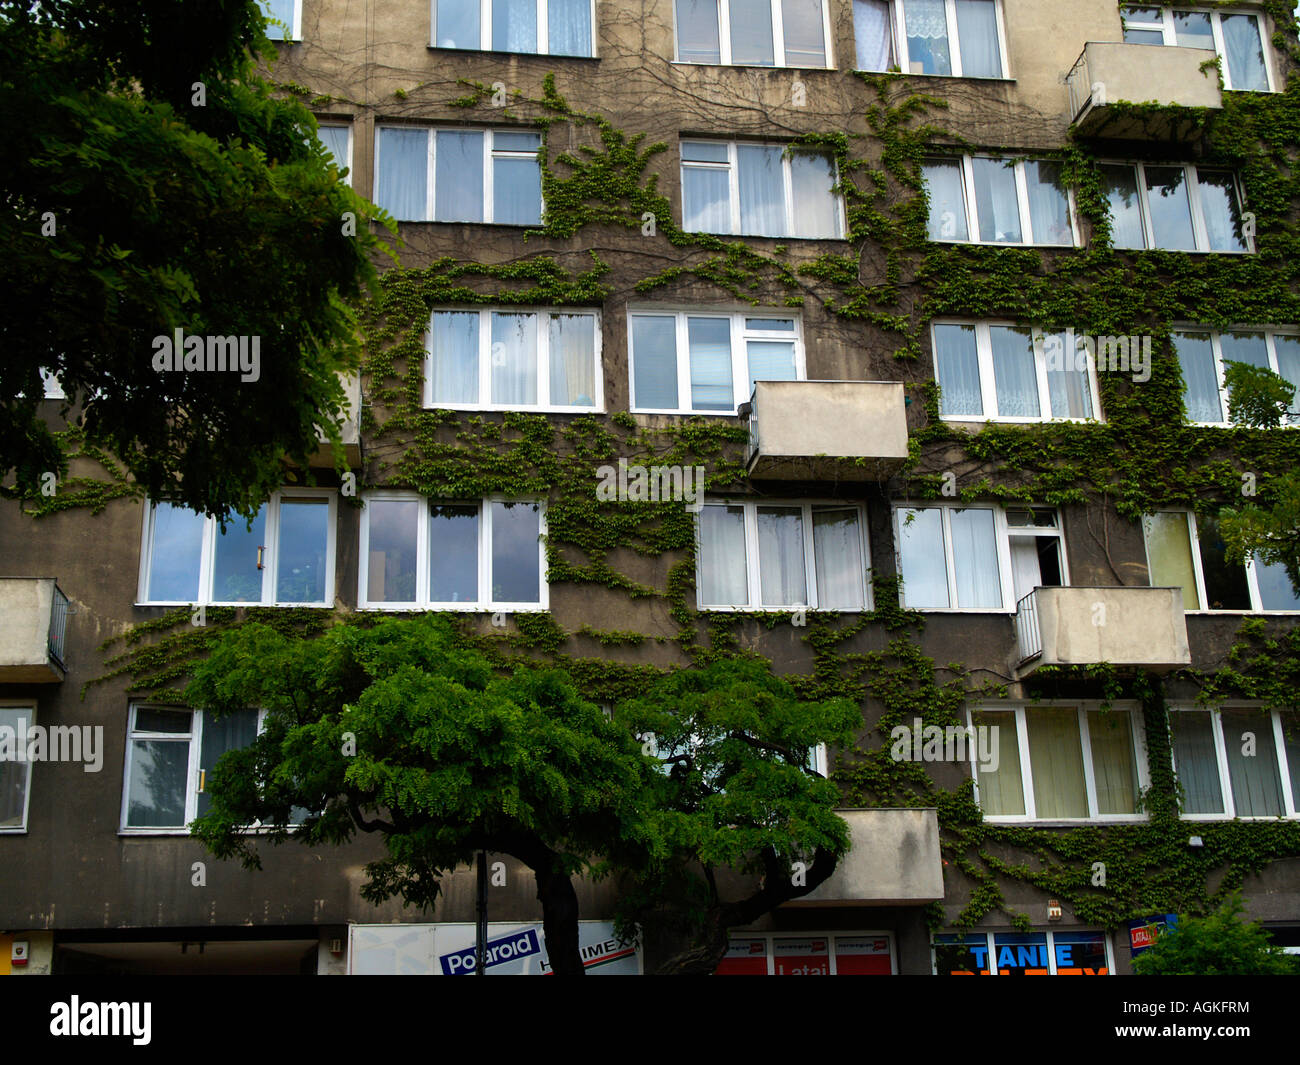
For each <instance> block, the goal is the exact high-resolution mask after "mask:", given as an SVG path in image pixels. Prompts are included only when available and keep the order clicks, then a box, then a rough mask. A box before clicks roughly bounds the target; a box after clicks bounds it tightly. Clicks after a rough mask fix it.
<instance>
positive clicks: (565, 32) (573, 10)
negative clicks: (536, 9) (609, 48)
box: [546, 0, 591, 56]
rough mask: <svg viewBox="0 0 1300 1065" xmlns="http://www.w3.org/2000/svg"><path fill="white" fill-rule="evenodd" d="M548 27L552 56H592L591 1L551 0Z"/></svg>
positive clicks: (548, 11) (547, 19)
mask: <svg viewBox="0 0 1300 1065" xmlns="http://www.w3.org/2000/svg"><path fill="white" fill-rule="evenodd" d="M546 25H547V33H548V34H549V36H550V45H549V47H550V52H551V55H588V56H589V55H591V0H550V2H549V3H548V4H547V16H546Z"/></svg>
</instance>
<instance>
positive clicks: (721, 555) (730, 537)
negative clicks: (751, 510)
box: [699, 505, 749, 606]
mask: <svg viewBox="0 0 1300 1065" xmlns="http://www.w3.org/2000/svg"><path fill="white" fill-rule="evenodd" d="M699 566H700V605H701V606H748V605H749V587H748V584H747V579H746V576H745V572H746V569H745V508H744V507H726V506H712V505H711V506H707V507H705V508H704V509H703V510H701V511H700V564H699Z"/></svg>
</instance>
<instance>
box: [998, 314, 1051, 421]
mask: <svg viewBox="0 0 1300 1065" xmlns="http://www.w3.org/2000/svg"><path fill="white" fill-rule="evenodd" d="M989 340H990V342H991V344H992V347H993V382H994V385H995V386H996V388H997V396H998V413H999V414H1000V415H1002V416H1003V417H1007V418H1037V417H1039V416H1040V415H1041V414H1042V407H1041V406H1040V404H1039V402H1038V375H1037V370H1036V368H1035V366H1034V340H1033V336H1032V335H1031V334H1029V333H1028V332H1026V331H1024V330H1021V329H1015V328H1012V327H1011V326H1003V325H994V326H990V327H989Z"/></svg>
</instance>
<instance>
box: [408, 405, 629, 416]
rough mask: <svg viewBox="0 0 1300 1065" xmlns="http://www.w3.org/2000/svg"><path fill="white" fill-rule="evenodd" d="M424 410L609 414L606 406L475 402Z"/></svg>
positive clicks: (485, 412) (427, 407)
mask: <svg viewBox="0 0 1300 1065" xmlns="http://www.w3.org/2000/svg"><path fill="white" fill-rule="evenodd" d="M423 409H424V410H430V411H432V410H461V411H478V412H481V413H483V414H504V413H507V412H509V411H516V412H519V413H522V414H601V415H604V414H607V413H609V412H608V411H607V410H606V409H605V408H604V407H527V406H517V407H512V406H508V405H495V404H474V403H425V404H424V408H423Z"/></svg>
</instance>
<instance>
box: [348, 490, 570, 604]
mask: <svg viewBox="0 0 1300 1065" xmlns="http://www.w3.org/2000/svg"><path fill="white" fill-rule="evenodd" d="M545 518H546V515H545V508H544V504H542V503H541V502H537V501H513V500H512V501H506V500H485V501H482V502H465V503H459V502H441V501H436V502H435V501H431V500H428V499H425V498H424V497H423V496H419V495H416V494H415V493H413V492H374V493H370V494H369V495H368V496H367V498H366V507H365V511H364V512H363V513H362V517H361V558H362V565H361V574H360V584H361V586H360V589H359V592H358V601H359V604H360V605H361V607H363V608H365V609H371V610H430V609H432V610H493V611H495V610H505V611H524V610H544V609H546V605H547V586H546V577H545V573H546V551H545V545H544V543H543V537H544V535H545V532H546V520H545Z"/></svg>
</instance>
